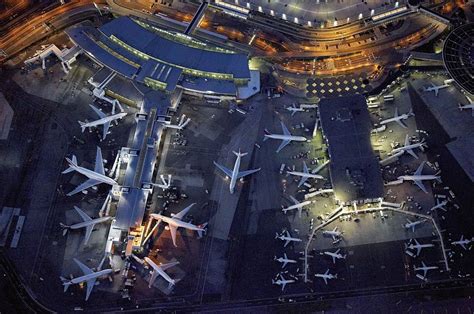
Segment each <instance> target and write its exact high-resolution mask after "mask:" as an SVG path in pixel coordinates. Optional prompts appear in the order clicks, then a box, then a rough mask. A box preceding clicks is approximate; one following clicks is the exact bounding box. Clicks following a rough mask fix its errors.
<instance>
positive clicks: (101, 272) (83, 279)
mask: <svg viewBox="0 0 474 314" xmlns="http://www.w3.org/2000/svg"><path fill="white" fill-rule="evenodd" d="M111 272H112V269H103V270H99V271H96V272H94V273H92V274H87V275H84V276H80V277H76V278H73V279H71V280H69V281H68V283H70V284H79V283H81V282H86V281H88V280H90V279H94V278H97V277H100V276H105V275H107V274H110V273H111Z"/></svg>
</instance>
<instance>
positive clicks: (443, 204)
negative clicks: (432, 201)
mask: <svg viewBox="0 0 474 314" xmlns="http://www.w3.org/2000/svg"><path fill="white" fill-rule="evenodd" d="M446 204H448V201H447V200H444V201H442V202H437V204H436V205H435V206H433V207H431V208H430V210H429V213H431V212H433V211H435V210H437V209H442V210H443V211H445V212H447V211H448V210H447V209H446Z"/></svg>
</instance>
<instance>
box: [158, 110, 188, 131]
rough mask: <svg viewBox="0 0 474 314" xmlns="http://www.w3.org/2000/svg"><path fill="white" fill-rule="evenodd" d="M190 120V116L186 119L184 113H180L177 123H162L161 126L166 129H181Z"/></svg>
mask: <svg viewBox="0 0 474 314" xmlns="http://www.w3.org/2000/svg"><path fill="white" fill-rule="evenodd" d="M189 122H191V118H187V119H186V115H184V114H183V115H182V116H181V118H180V119H179V121H178V124H164V125H163V126H164V127H165V128H168V129H176V130H182V129H184V127H185V126H187V125H188V124H189Z"/></svg>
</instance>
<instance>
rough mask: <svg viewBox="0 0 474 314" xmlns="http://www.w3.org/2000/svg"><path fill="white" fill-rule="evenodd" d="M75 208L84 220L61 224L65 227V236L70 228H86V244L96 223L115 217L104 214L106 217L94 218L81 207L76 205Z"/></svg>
mask: <svg viewBox="0 0 474 314" xmlns="http://www.w3.org/2000/svg"><path fill="white" fill-rule="evenodd" d="M74 209H75V210H76V212H77V213H78V214H79V216H81V218H82V220H83V221H82V222H78V223H76V224H73V225H70V226H68V225H65V224H63V223H60V224H59V225H60V226H61V227H62V228H63V229H64V230H63V236H65V235H66V233H67V231H68V230H69V229H71V230H76V229H81V228H86V235H85V237H84V245H86V244H87V242H89V238H90V237H91V234H92V230H93V229H94V226H95V225H96V224H99V223H102V222H106V221H109V220H111V219H113V217H110V216H104V217H99V218H95V219H92V218H91V217H89V215H87V214H86V213H85V212H84V211H83V210H82V209H80V208H79V207H77V206H74Z"/></svg>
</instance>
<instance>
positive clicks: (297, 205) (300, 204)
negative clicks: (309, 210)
mask: <svg viewBox="0 0 474 314" xmlns="http://www.w3.org/2000/svg"><path fill="white" fill-rule="evenodd" d="M290 198H291V200H292V201H293V203H294V205H291V206H288V207H285V208H282V209H281V210H282V212H284V213H285V214H286V212H287V211H290V210H293V209H297V210H298V216H299V217H300V218H301V213H302V211H303V208H304V207H305V206H308V205H309V204H311V203H312V201H304V202H300V201H298V200H297V199H296V198H294V197H293V196H290Z"/></svg>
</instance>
